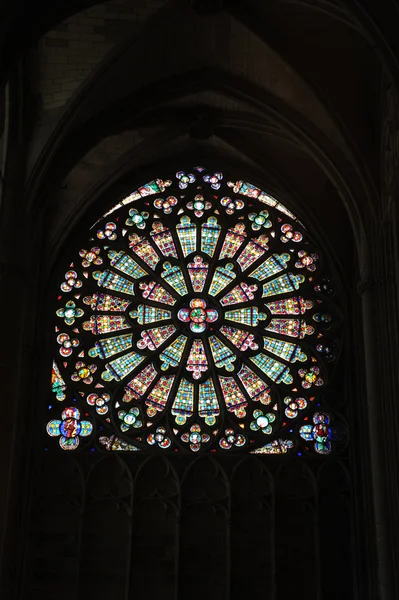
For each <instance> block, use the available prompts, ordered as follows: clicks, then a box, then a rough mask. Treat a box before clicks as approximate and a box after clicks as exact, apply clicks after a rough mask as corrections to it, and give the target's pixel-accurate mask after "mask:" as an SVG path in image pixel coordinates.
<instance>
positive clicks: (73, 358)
mask: <svg viewBox="0 0 399 600" xmlns="http://www.w3.org/2000/svg"><path fill="white" fill-rule="evenodd" d="M84 246H85V247H84V248H82V249H77V252H76V256H75V258H74V260H73V261H72V262H71V263H69V264H66V265H65V268H64V270H63V272H62V273H61V277H60V283H59V285H60V288H59V293H58V294H57V297H58V301H57V302H58V304H57V307H56V310H55V338H54V339H55V346H54V347H55V356H56V358H55V359H54V363H53V373H52V390H53V394H55V399H56V402H55V403H50V408H49V410H50V411H51V419H52V420H51V421H49V422H50V423H56V426H55V425H54V426H53V425H51V427H50V429H48V430H49V431H50V435H54V432H55V433H56V434H57V435H58V432H60V435H62V436H63V438H61V439H62V440H63V439H64V438H65V439H67V438H68V436H67V435H66V434H65V432H64V431H63V427H64V425H63V423H64V421H65V419H64V421H63V418H64V417H62V415H65V414H69V413H68V411H69V412H71V411H72V412H71V414H72V413H73V414H75V413H76V414H79V415H82V416H84V419H85V421H84V423H86V421H87V422H89V424H90V426H91V428H90V427H89V425H87V426H85V427H86V428H85V431H84V439H81V441H80V445H79V449H81V450H82V449H84V448H85V447H89V446H90V447H91V448H97V449H100V450H104V451H107V450H108V451H110V449H112V448H118V449H119V450H123V451H134V452H137V451H148V452H167V451H174V452H189V453H193V452H203V451H215V450H217V451H220V452H225V453H227V452H254V453H264V454H282V453H287V452H293V451H295V449H297V451H298V452H299V453H301V452H303V451H304V450H305V451H308V452H319V448H321V446H318V445H317V444H314V443H313V442H312V443H311V442H310V441H309V439H310V438H309V436H308V437H307V438H306V439H305V437H306V436H305V437H304V436H303V435H302V434H301V433H300V432H303V431H307V429H306V427H308V425H307V423H308V422H309V423H312V422H313V421H312V419H313V416H314V414H319V413H320V406H323V395H322V392H323V391H324V388H325V386H326V384H327V380H328V377H329V373H330V371H331V367H332V366H333V363H334V362H335V360H336V355H337V351H338V347H339V344H338V341H337V339H336V336H335V335H334V332H335V331H337V325H339V322H338V321H339V319H338V314H339V313H338V311H337V308H336V306H335V303H334V302H333V299H332V298H333V296H334V291H333V288H332V285H331V281H330V278H329V277H328V276H326V274H325V273H324V272H323V270H322V269H323V261H322V258H321V256H320V253H319V252H318V251H317V249H315V248H314V247H313V245H312V242H311V240H310V238H309V235H308V233H307V231H306V229H305V228H304V226H303V225H302V224H301V223H300V222H299V221H298V219H297V218H296V217H295V215H294V214H293V213H291V212H290V211H289V210H288V209H287V208H286V207H285V206H283V205H282V204H280V203H279V202H278V201H277V200H275V199H274V198H272V197H271V196H270V195H268V194H267V193H266V192H263V191H262V190H261V189H259V188H257V187H255V186H253V185H251V184H250V183H247V182H245V181H232V180H230V179H229V178H228V177H226V176H225V174H223V173H221V172H217V173H213V172H211V171H210V172H208V171H207V170H206V169H205V168H203V167H195V168H193V169H188V170H186V171H184V172H183V171H179V172H178V173H177V174H176V175H174V176H173V177H171V178H170V179H167V180H161V179H156V180H154V181H151V182H150V183H148V184H146V185H144V186H143V187H140V188H139V189H138V190H137V191H136V192H134V193H132V194H131V195H130V196H128V197H126V198H124V199H123V200H122V201H120V202H119V203H118V204H116V205H115V206H114V207H113V208H111V209H110V210H108V211H107V212H106V214H105V215H104V216H103V217H102V218H101V219H100V220H99V221H98V222H97V223H95V225H94V226H93V228H92V229H91V232H90V234H89V235H88V236H87V239H86V241H85V244H84ZM60 345H61V349H60ZM57 355H58V357H57ZM60 356H61V358H60ZM325 410H326V408H325V407H323V414H327V413H324V411H325ZM65 411H67V412H65ZM74 411H75V412H74ZM76 411H77V412H76ZM320 414H321V413H320ZM326 418H328V419H329V422H333V420H334V417H333V415H332V414H331V413H328V414H327V417H326ZM65 422H66V421H65ZM57 427H58V429H57ZM304 427H305V429H304ZM301 428H302V429H301ZM64 429H65V428H64ZM74 431H75V433H74V436H75V437H74V438H73V439H76V440H78V437H79V436H83V434H82V432H81V431H78V428H75V430H74ZM312 431H313V430H312ZM334 431H339V426H336V427H335V428H334ZM88 432H89V433H88ZM309 435H310V434H309ZM312 435H313V434H312ZM308 438H309V439H308ZM315 439H316V438H315ZM332 439H333V441H334V440H335V441H336V442H337V443H339V441H340V439H342V436H341V438H340V437H339V435H338V434H337V435H336V436H335V438H332ZM111 440H119V442H118V444H114V443H111ZM312 440H313V438H312ZM77 446H78V444H77V442H74V443H73V444H72V443H68V444H67V443H63V445H62V447H63V448H64V449H75V448H77ZM326 448H327V450H328V451H330V449H332V448H333V444H330V445H326V444H325V445H324V446H323V453H324V454H325V453H326ZM319 453H320V454H321V453H322V452H319Z"/></svg>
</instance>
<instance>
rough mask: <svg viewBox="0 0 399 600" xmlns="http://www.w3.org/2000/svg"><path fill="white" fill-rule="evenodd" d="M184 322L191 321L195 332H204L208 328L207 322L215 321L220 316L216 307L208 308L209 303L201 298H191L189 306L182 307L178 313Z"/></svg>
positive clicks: (190, 324)
mask: <svg viewBox="0 0 399 600" xmlns="http://www.w3.org/2000/svg"><path fill="white" fill-rule="evenodd" d="M177 316H178V318H179V319H180V321H183V323H189V326H190V329H191V331H192V332H193V333H202V332H204V331H205V330H206V328H207V323H213V322H214V321H216V320H217V318H218V312H217V310H216V309H214V308H207V303H206V301H205V300H203V299H201V298H194V299H193V300H190V303H189V307H188V308H181V309H180V310H179V312H178V313H177Z"/></svg>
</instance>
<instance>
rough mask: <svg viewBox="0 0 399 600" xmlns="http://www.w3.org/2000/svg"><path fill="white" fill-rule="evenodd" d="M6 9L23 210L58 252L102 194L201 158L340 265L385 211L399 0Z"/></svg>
mask: <svg viewBox="0 0 399 600" xmlns="http://www.w3.org/2000/svg"><path fill="white" fill-rule="evenodd" d="M381 4H383V6H381ZM2 10H3V15H4V18H3V19H1V23H2V39H3V50H2V52H1V53H0V62H1V65H2V73H3V75H4V78H3V81H4V82H7V81H9V82H10V84H9V103H10V106H12V102H13V101H14V103H15V102H16V100H15V96H18V97H19V101H21V98H20V95H21V94H22V95H23V104H24V108H23V114H24V124H23V128H24V129H23V136H24V140H25V151H26V165H25V169H24V171H25V172H24V176H25V185H24V187H25V202H26V210H27V211H28V213H29V214H32V215H33V214H35V215H37V214H40V215H43V216H45V219H46V224H47V228H46V236H47V237H46V244H47V247H48V248H49V249H52V250H56V249H57V248H58V247H59V246H60V245H61V244H62V242H63V240H65V239H66V238H67V236H68V235H69V233H70V231H71V228H72V227H73V226H74V224H75V223H76V221H77V220H78V219H79V218H81V217H82V215H84V214H85V213H86V212H87V211H89V210H92V205H93V203H96V202H97V201H98V199H99V197H100V196H102V195H104V194H107V198H108V199H109V198H110V197H111V196H112V194H115V195H116V198H115V201H116V200H117V199H118V194H119V195H120V194H123V193H127V192H128V189H129V186H130V187H132V186H133V185H134V184H136V183H139V182H141V181H143V178H144V179H145V178H146V177H147V176H148V178H151V177H153V176H154V175H158V176H160V177H162V175H163V173H162V168H163V167H162V165H164V168H165V169H169V168H172V169H173V168H176V167H178V166H179V165H180V164H182V163H183V162H185V163H187V161H188V163H190V160H191V159H192V160H193V161H194V160H195V161H196V162H198V159H199V158H200V159H201V160H203V161H204V162H205V161H208V163H209V161H212V162H213V163H214V164H216V163H218V164H221V165H222V166H224V165H226V166H228V167H229V168H230V170H231V169H232V168H233V169H234V172H235V174H236V175H237V178H241V177H243V178H248V179H250V180H253V181H254V182H255V183H259V184H262V186H263V187H267V189H268V191H270V193H273V194H274V195H278V196H279V198H281V200H282V201H283V202H285V203H286V204H287V205H288V206H289V207H294V209H295V211H296V212H297V213H298V214H299V216H300V217H301V218H302V220H304V221H305V222H307V223H309V224H316V225H318V227H319V236H320V237H321V238H322V241H323V243H324V244H325V245H326V246H330V247H333V249H334V251H335V253H336V255H337V257H338V261H339V262H341V264H343V263H344V262H345V261H344V258H345V256H347V255H348V252H349V253H352V250H351V248H352V246H353V245H356V244H358V243H359V240H360V239H361V237H362V236H363V235H364V228H365V227H367V222H369V221H370V220H373V219H374V218H375V217H376V215H377V214H378V211H379V202H380V198H381V191H382V179H383V173H384V165H383V164H382V162H383V161H384V160H385V158H384V157H385V155H384V152H383V151H382V144H383V143H384V140H383V139H382V135H381V130H382V123H383V122H384V119H385V120H386V119H387V115H386V114H385V113H386V102H385V97H386V93H387V90H389V89H390V86H392V85H393V86H394V85H395V84H394V83H392V82H395V79H396V75H397V72H398V69H397V66H398V65H397V58H398V56H399V49H398V54H396V50H397V48H396V47H395V45H398V42H397V35H396V31H398V30H399V27H398V26H399V11H398V8H397V7H396V5H395V4H394V2H393V1H392V2H391V1H390V0H387V1H386V2H384V3H378V2H375V1H369V2H368V3H362V7H361V6H360V3H357V2H355V1H354V0H346V1H342V2H340V1H335V0H331V1H329V0H302V1H293V0H270V1H268V2H265V1H264V0H247V1H246V2H242V1H239V0H225V1H224V2H223V1H221V0H220V1H210V0H209V1H206V0H203V1H194V0H193V1H192V2H189V1H188V0H109V1H108V2H103V3H97V2H94V1H93V0H73V1H71V0H68V1H67V0H63V1H61V0H53V1H52V2H49V1H47V0H41V2H35V3H33V2H30V1H29V2H28V1H27V0H25V1H22V0H21V1H19V2H18V1H15V2H13V3H7V6H6V7H4V8H3V9H2ZM395 23H396V28H395ZM21 73H22V81H23V85H22V86H21V84H20V79H21ZM16 74H19V79H18V78H17V76H16ZM16 79H18V81H19V83H18V84H17V83H15V81H16ZM21 88H22V92H21ZM13 98H14V100H13ZM384 111H385V112H384ZM6 164H7V163H6ZM21 175H22V173H21ZM6 176H7V172H6V171H5V177H6ZM121 181H122V184H121V183H118V182H121ZM337 234H338V235H337ZM338 239H339V242H338V241H337V240H338ZM334 240H335V241H334ZM51 256H52V257H53V256H56V252H52V253H51Z"/></svg>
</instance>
